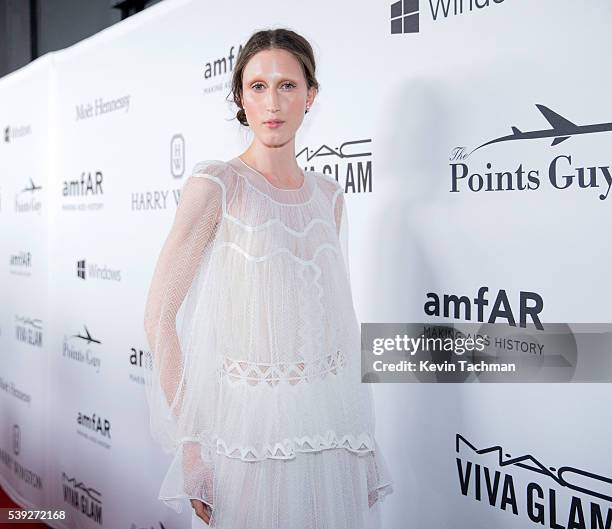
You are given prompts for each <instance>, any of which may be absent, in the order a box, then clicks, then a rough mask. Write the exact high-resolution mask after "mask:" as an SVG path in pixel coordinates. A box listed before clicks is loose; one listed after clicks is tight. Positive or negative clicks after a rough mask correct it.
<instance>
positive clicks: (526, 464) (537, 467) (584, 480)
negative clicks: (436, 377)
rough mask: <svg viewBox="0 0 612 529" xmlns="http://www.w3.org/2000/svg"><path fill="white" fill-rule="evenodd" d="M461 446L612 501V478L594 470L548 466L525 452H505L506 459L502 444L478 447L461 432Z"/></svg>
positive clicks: (458, 440) (457, 447)
mask: <svg viewBox="0 0 612 529" xmlns="http://www.w3.org/2000/svg"><path fill="white" fill-rule="evenodd" d="M461 446H466V447H467V448H468V449H469V450H471V451H472V452H474V453H476V454H478V455H481V454H488V453H490V452H494V453H496V454H497V457H498V465H499V466H500V467H508V466H517V467H520V468H523V469H525V470H529V471H531V472H536V473H538V474H541V475H543V476H547V477H549V478H551V479H552V480H554V481H555V482H556V483H558V484H559V485H561V486H562V487H566V488H568V489H571V490H575V491H577V492H581V493H582V494H588V495H589V496H594V497H595V498H600V499H602V500H605V501H610V502H612V493H610V485H612V478H609V477H606V476H600V475H598V474H594V473H593V472H588V471H586V470H581V469H579V468H575V467H569V466H563V467H559V468H555V467H546V466H544V464H542V463H540V462H539V461H538V460H537V459H536V458H535V457H534V456H532V455H530V454H524V455H522V456H518V457H511V456H510V454H505V456H506V457H507V459H505V460H504V459H503V457H504V451H503V448H502V447H501V446H499V445H497V446H491V447H488V448H480V449H477V448H476V447H475V446H474V445H473V444H472V443H470V442H469V441H468V440H467V439H466V438H465V437H463V436H462V435H461V434H456V436H455V451H456V452H457V453H459V452H460V448H461ZM578 483H579V484H578ZM604 491H605V492H604Z"/></svg>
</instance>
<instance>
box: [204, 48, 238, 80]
mask: <svg viewBox="0 0 612 529" xmlns="http://www.w3.org/2000/svg"><path fill="white" fill-rule="evenodd" d="M242 48H243V46H242V44H240V46H239V47H238V53H237V54H236V55H234V46H230V51H229V54H228V56H227V60H226V58H225V57H221V58H220V59H214V60H213V61H212V62H207V63H206V64H205V65H204V79H212V78H213V77H217V76H219V75H225V74H226V73H227V72H228V71H230V72H231V71H232V70H233V69H234V59H235V58H236V57H237V56H238V55H240V52H241V51H242ZM228 60H229V70H228V68H227V61H228Z"/></svg>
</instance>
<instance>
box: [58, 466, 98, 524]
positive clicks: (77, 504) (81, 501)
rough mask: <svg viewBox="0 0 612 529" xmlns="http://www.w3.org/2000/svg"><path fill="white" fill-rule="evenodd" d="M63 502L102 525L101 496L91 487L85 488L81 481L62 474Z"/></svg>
mask: <svg viewBox="0 0 612 529" xmlns="http://www.w3.org/2000/svg"><path fill="white" fill-rule="evenodd" d="M62 489H63V496H64V502H65V503H67V504H68V505H71V506H72V507H74V508H75V509H76V510H78V511H79V512H81V513H83V514H84V515H85V516H87V518H89V519H91V520H93V521H94V522H96V523H97V524H99V525H102V494H101V493H100V492H98V491H97V490H96V489H94V488H93V487H86V486H85V484H84V483H83V482H82V481H77V480H76V479H75V478H71V477H69V476H68V475H67V474H66V473H65V472H62Z"/></svg>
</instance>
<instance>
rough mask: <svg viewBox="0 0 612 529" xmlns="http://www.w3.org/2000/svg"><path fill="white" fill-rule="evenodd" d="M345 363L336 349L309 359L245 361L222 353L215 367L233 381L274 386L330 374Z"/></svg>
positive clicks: (221, 374) (220, 373) (334, 372)
mask: <svg viewBox="0 0 612 529" xmlns="http://www.w3.org/2000/svg"><path fill="white" fill-rule="evenodd" d="M345 365H346V359H345V357H344V354H343V353H342V352H341V351H340V350H337V351H336V352H334V353H330V354H328V355H325V356H323V357H321V358H317V359H316V360H312V361H309V362H276V363H273V364H270V363H265V362H246V361H244V360H235V359H233V358H229V357H227V356H224V359H223V361H222V363H221V366H220V367H219V368H218V369H217V371H218V373H219V375H220V376H221V377H226V378H227V380H229V381H230V382H232V383H234V382H236V383H240V382H243V383H245V384H248V385H249V386H256V385H259V384H267V385H268V386H269V387H274V386H276V385H277V384H280V383H283V382H287V383H289V384H290V385H292V386H295V385H296V384H298V383H300V382H303V381H305V382H312V381H313V380H316V379H319V378H325V377H326V376H327V375H329V374H334V375H335V374H337V373H338V369H342V368H343V367H344V366H345Z"/></svg>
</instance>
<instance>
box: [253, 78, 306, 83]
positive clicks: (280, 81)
mask: <svg viewBox="0 0 612 529" xmlns="http://www.w3.org/2000/svg"><path fill="white" fill-rule="evenodd" d="M256 81H261V82H264V83H265V82H267V81H266V80H265V79H264V78H263V77H253V79H251V80H249V81H248V84H251V83H254V82H256ZM285 81H291V82H292V83H297V80H295V79H293V78H292V77H281V78H280V79H279V80H278V82H279V83H284V82H285Z"/></svg>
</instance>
